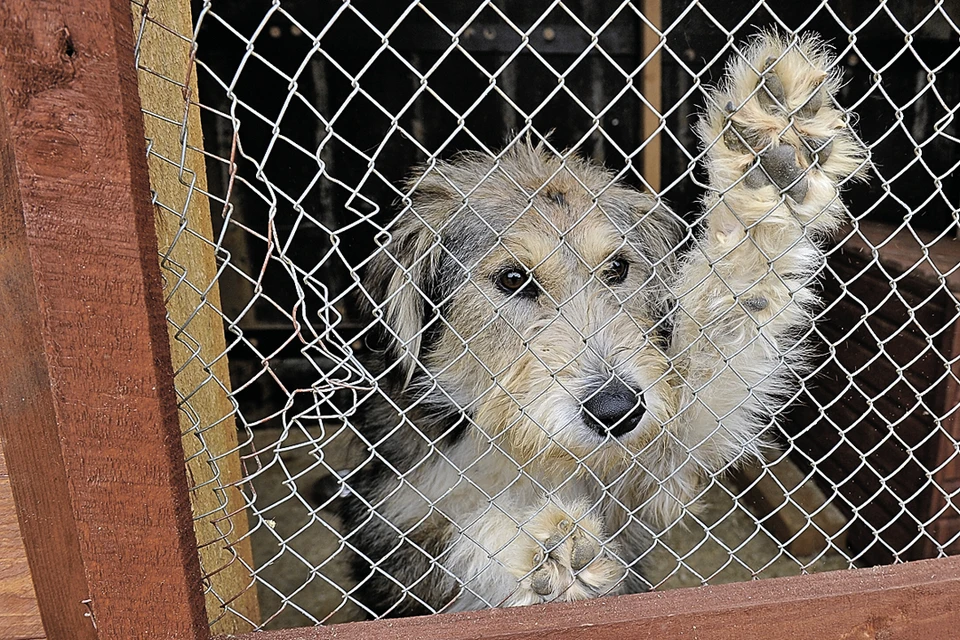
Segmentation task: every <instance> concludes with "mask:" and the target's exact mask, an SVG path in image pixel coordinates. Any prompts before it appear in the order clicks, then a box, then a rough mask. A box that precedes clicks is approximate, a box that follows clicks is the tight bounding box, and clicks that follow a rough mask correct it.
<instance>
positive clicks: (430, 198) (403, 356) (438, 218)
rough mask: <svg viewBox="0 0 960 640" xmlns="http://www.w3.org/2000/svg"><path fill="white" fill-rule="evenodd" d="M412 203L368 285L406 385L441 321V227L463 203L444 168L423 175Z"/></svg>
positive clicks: (392, 365) (393, 365) (386, 236)
mask: <svg viewBox="0 0 960 640" xmlns="http://www.w3.org/2000/svg"><path fill="white" fill-rule="evenodd" d="M407 186H408V193H410V197H409V199H404V202H405V203H406V205H407V206H405V207H403V209H402V210H401V212H400V213H399V214H398V216H397V218H396V219H395V220H394V222H393V223H392V224H391V225H390V226H389V227H388V228H387V231H386V232H385V233H383V234H381V235H380V236H378V238H377V241H378V243H379V244H380V245H381V246H380V247H379V248H378V250H377V251H376V253H375V254H374V256H373V257H372V258H371V260H370V263H369V265H368V267H367V275H366V284H367V285H368V287H367V288H368V291H369V292H370V293H371V294H372V296H373V298H374V299H373V300H372V303H373V311H374V315H376V316H379V317H380V320H381V322H382V323H383V329H384V334H385V336H384V337H385V338H386V342H387V345H386V348H387V354H388V356H389V358H390V360H389V361H388V362H387V363H386V365H387V368H388V369H391V370H392V371H394V372H396V373H398V374H399V378H400V380H401V381H402V386H403V387H406V386H407V385H408V384H409V383H410V380H411V379H412V378H413V375H414V373H415V372H416V370H417V367H418V366H420V364H419V363H420V358H421V356H422V355H423V354H422V349H421V346H422V345H423V342H424V340H423V336H424V334H425V333H426V332H427V331H429V330H430V327H431V325H433V324H435V323H436V322H438V321H439V312H438V309H437V308H436V304H435V301H434V300H433V297H434V295H433V294H434V291H435V289H436V286H437V278H438V275H439V274H438V272H439V259H440V255H441V252H442V249H441V242H442V235H441V230H442V229H441V228H442V225H443V223H444V221H445V220H446V219H447V218H448V217H449V215H450V213H451V211H452V210H454V209H455V208H456V206H457V205H458V203H460V201H461V200H462V198H461V197H460V196H459V195H458V192H457V189H456V188H455V187H454V186H453V184H452V183H451V182H450V181H449V180H448V179H447V178H446V177H445V176H444V175H443V171H442V165H437V167H434V168H433V169H432V170H430V171H428V172H426V173H421V175H420V176H418V177H416V178H414V179H411V180H410V181H409V182H408V184H407Z"/></svg>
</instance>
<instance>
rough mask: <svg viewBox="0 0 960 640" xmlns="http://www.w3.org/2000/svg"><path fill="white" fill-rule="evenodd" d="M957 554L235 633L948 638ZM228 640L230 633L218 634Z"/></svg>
mask: <svg viewBox="0 0 960 640" xmlns="http://www.w3.org/2000/svg"><path fill="white" fill-rule="evenodd" d="M958 598H960V558H946V559H941V560H922V561H918V562H911V563H908V564H900V565H893V566H886V567H874V568H872V569H855V570H849V571H834V572H830V573H819V574H814V575H807V576H793V577H790V578H773V579H770V580H757V581H753V582H740V583H736V584H726V585H718V586H710V587H700V588H696V589H677V590H675V591H665V592H653V593H644V594H639V595H632V596H620V597H616V598H600V599H596V600H582V601H580V602H573V603H568V604H555V605H540V606H536V607H518V608H513V609H492V610H487V611H477V612H467V613H451V614H446V615H440V616H424V617H418V618H403V619H398V620H381V621H377V622H356V623H350V624H342V625H334V626H332V627H311V628H309V629H289V630H285V631H269V632H263V633H258V634H249V635H245V636H239V637H237V638H234V639H233V640H328V639H332V638H349V639H350V640H414V639H419V638H430V639H431V640H468V639H469V640H474V639H481V638H482V639H484V640H492V639H496V640H561V639H562V638H577V640H622V639H623V638H630V639H631V640H644V639H649V640H662V639H663V638H709V639H710V640H805V639H809V640H822V639H823V638H850V639H853V638H881V637H882V638H884V639H885V640H952V639H953V638H956V635H957V625H958V624H960V608H958V607H957V606H956V603H957V601H958ZM224 640H226V639H224Z"/></svg>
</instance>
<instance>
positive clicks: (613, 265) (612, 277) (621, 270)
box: [603, 258, 630, 284]
mask: <svg viewBox="0 0 960 640" xmlns="http://www.w3.org/2000/svg"><path fill="white" fill-rule="evenodd" d="M629 272H630V263H629V262H627V261H626V260H625V259H623V258H614V259H613V260H611V261H610V262H608V263H607V266H606V267H605V268H604V270H603V281H604V282H606V283H607V284H620V283H621V282H623V281H624V280H626V279H627V273H629Z"/></svg>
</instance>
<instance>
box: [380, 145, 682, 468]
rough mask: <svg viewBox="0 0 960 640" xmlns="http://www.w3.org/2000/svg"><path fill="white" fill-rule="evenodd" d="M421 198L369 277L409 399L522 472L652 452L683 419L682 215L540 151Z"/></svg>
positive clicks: (444, 182) (473, 160)
mask: <svg viewBox="0 0 960 640" xmlns="http://www.w3.org/2000/svg"><path fill="white" fill-rule="evenodd" d="M411 185H412V186H415V187H416V188H415V190H414V192H413V196H412V202H411V203H410V206H409V207H408V208H407V209H406V210H405V211H404V212H403V213H402V214H401V215H400V216H399V218H398V221H397V223H396V224H395V225H394V226H393V228H392V229H391V230H390V236H391V237H390V238H389V239H385V240H386V241H385V242H384V245H385V247H384V249H383V250H382V251H381V252H380V253H379V254H378V255H377V256H376V257H375V258H374V259H373V261H372V263H371V265H370V270H369V274H370V275H369V281H370V284H371V285H374V286H373V287H371V288H374V289H375V288H377V287H376V285H379V290H380V291H381V292H383V294H384V295H383V298H382V299H380V300H378V301H377V304H378V308H379V309H380V310H381V311H382V312H383V318H384V321H385V324H386V326H387V331H388V333H389V334H390V337H391V339H392V341H393V344H394V346H395V347H396V350H395V351H394V354H395V355H396V356H398V357H397V362H396V364H395V367H394V372H395V373H396V374H398V376H399V377H400V378H401V379H402V382H401V384H402V385H403V386H405V387H406V388H407V391H408V393H409V395H410V397H411V398H419V401H418V402H420V403H422V404H423V405H425V406H427V407H428V409H429V410H431V411H436V412H437V414H438V415H444V414H450V413H452V412H457V413H459V411H460V410H461V409H462V410H464V411H465V412H466V414H467V415H469V416H470V417H471V418H472V419H473V422H474V423H475V424H476V426H477V428H479V429H481V430H482V431H483V432H484V433H485V435H487V436H488V437H490V438H494V439H496V441H497V442H498V444H499V445H500V446H502V447H504V448H505V449H506V450H507V451H508V452H509V453H510V454H511V455H512V456H514V457H515V458H516V459H517V460H519V461H528V460H531V459H533V458H534V456H536V457H537V459H539V460H543V459H551V458H554V457H555V456H561V457H567V458H569V457H571V456H572V457H573V458H575V459H577V460H581V461H587V462H590V461H595V462H597V463H602V462H604V461H609V458H610V457H611V456H612V457H613V458H614V459H617V460H622V459H624V458H629V456H630V455H631V454H632V453H634V452H636V451H637V450H639V449H641V448H642V447H644V446H646V445H647V444H648V443H649V442H650V441H651V439H652V438H653V437H655V436H656V435H657V433H659V431H660V428H661V427H662V425H663V424H664V423H665V421H667V420H669V419H670V417H671V416H673V415H674V414H675V412H676V406H675V405H676V400H675V385H673V384H672V383H671V378H672V375H673V374H672V372H671V369H670V365H669V362H668V359H667V357H666V355H665V354H664V351H665V349H666V344H665V339H664V338H663V337H662V336H663V334H664V333H665V326H664V325H665V323H666V322H667V319H666V316H665V312H666V306H667V303H666V300H667V298H668V295H667V294H668V292H667V280H668V277H669V273H670V272H671V269H672V262H673V258H672V255H673V253H672V252H673V250H674V248H675V245H676V243H677V242H678V234H677V225H676V223H675V220H674V218H673V215H672V214H671V213H670V212H669V211H667V210H666V209H665V208H663V207H662V206H659V207H658V206H656V202H655V200H654V199H653V198H652V197H650V196H648V195H645V194H641V193H639V192H637V191H634V190H632V189H628V188H625V187H622V186H619V185H616V184H615V183H614V177H613V176H612V175H611V174H610V173H609V172H607V171H606V170H603V169H600V168H598V167H595V166H593V165H590V164H588V163H586V162H584V161H582V160H579V159H575V158H573V157H571V158H568V159H567V160H566V162H565V163H564V162H561V160H560V159H559V158H557V157H555V156H553V155H552V154H549V153H548V152H545V151H542V150H540V149H535V148H531V147H530V146H529V145H526V144H517V145H515V147H514V148H513V150H511V151H508V152H505V153H504V154H503V155H502V156H501V159H500V161H499V163H495V162H494V161H493V160H492V159H490V158H486V157H481V156H467V157H463V158H461V159H459V160H457V161H455V162H453V163H450V164H439V165H437V166H435V167H433V168H432V169H431V170H430V171H428V172H427V173H426V174H425V175H424V177H421V178H420V179H419V180H414V181H413V182H412V183H411ZM590 466H594V465H593V464H591V465H590Z"/></svg>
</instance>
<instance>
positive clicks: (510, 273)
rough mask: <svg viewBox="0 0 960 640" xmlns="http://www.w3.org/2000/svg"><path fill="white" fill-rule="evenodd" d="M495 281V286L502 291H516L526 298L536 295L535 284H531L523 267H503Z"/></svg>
mask: <svg viewBox="0 0 960 640" xmlns="http://www.w3.org/2000/svg"><path fill="white" fill-rule="evenodd" d="M496 281H497V287H499V288H500V290H501V291H503V292H504V293H507V294H510V295H513V294H515V293H516V294H518V295H521V296H524V297H528V298H535V297H536V295H537V287H536V285H534V284H533V282H532V279H531V277H530V276H529V275H528V274H527V273H526V271H524V270H523V269H519V268H517V267H511V268H509V269H504V270H503V271H501V272H500V274H499V275H498V276H497V278H496ZM528 292H529V293H528Z"/></svg>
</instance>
